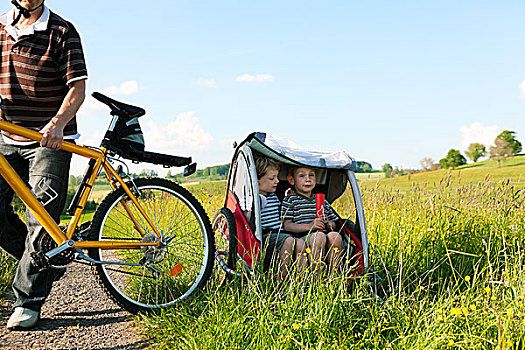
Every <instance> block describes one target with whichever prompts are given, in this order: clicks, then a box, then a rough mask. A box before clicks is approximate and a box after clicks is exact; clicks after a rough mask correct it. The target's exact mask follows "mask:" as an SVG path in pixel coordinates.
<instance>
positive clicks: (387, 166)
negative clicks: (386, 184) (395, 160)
mask: <svg viewBox="0 0 525 350" xmlns="http://www.w3.org/2000/svg"><path fill="white" fill-rule="evenodd" d="M381 169H383V172H384V173H385V177H390V174H392V170H393V168H392V165H390V164H388V163H386V164H383V166H382V167H381Z"/></svg>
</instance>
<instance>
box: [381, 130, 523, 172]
mask: <svg viewBox="0 0 525 350" xmlns="http://www.w3.org/2000/svg"><path fill="white" fill-rule="evenodd" d="M522 149H523V147H522V144H521V142H519V141H518V139H517V138H516V132H515V131H510V130H505V131H503V132H501V133H500V134H499V135H498V136H497V137H496V139H495V140H494V146H489V147H487V146H485V145H483V144H481V143H477V142H474V143H471V144H470V145H469V146H468V149H467V150H466V151H465V155H466V156H467V157H468V158H469V159H470V160H472V161H473V162H474V163H476V162H477V161H478V160H479V159H480V158H481V157H485V156H488V157H489V158H490V159H494V160H495V161H497V162H498V168H499V167H501V163H502V162H503V161H504V160H505V159H507V158H509V157H512V156H514V155H517V154H519V153H520V152H521V151H522ZM465 164H467V159H466V158H465V156H463V155H462V154H461V152H460V151H459V150H457V149H451V150H449V151H448V153H447V155H446V156H445V157H444V158H442V159H440V160H439V162H438V163H435V162H434V160H433V159H432V158H430V157H425V158H423V159H422V160H421V161H420V165H421V170H422V171H433V170H438V169H449V168H456V167H458V166H461V165H465ZM382 170H383V172H384V173H385V177H394V176H399V175H406V174H411V173H415V172H418V171H417V170H403V169H398V168H393V167H392V165H390V164H389V163H386V164H384V165H383V166H382Z"/></svg>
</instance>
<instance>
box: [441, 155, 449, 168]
mask: <svg viewBox="0 0 525 350" xmlns="http://www.w3.org/2000/svg"><path fill="white" fill-rule="evenodd" d="M439 165H441V167H442V168H443V169H448V162H447V160H446V158H441V159H440V160H439Z"/></svg>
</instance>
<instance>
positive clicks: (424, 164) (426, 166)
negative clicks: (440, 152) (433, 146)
mask: <svg viewBox="0 0 525 350" xmlns="http://www.w3.org/2000/svg"><path fill="white" fill-rule="evenodd" d="M419 164H420V165H421V169H423V171H430V170H432V165H434V160H433V159H432V158H430V157H425V158H423V159H421V161H420V162H419Z"/></svg>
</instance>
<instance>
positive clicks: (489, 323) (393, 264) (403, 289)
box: [0, 164, 525, 349]
mask: <svg viewBox="0 0 525 350" xmlns="http://www.w3.org/2000/svg"><path fill="white" fill-rule="evenodd" d="M508 174H510V176H509V175H508ZM521 174H525V166H524V165H521V164H518V165H511V166H508V167H507V166H506V167H503V168H500V169H498V168H495V167H488V166H487V167H484V166H478V167H473V168H469V169H460V170H454V171H448V170H441V171H438V172H431V173H421V174H414V175H411V177H410V179H408V176H404V177H400V178H396V179H381V180H377V179H374V180H369V181H366V180H363V179H361V180H360V182H359V184H360V187H361V192H362V196H363V201H364V206H365V213H366V219H367V228H368V236H369V241H370V245H371V252H370V263H371V272H370V273H368V274H366V275H364V276H362V277H360V278H357V279H354V280H353V281H352V282H351V283H349V280H348V278H347V277H345V276H324V278H322V279H318V280H313V279H311V278H309V277H308V276H304V275H301V276H294V277H292V278H290V279H289V280H286V281H278V280H275V279H274V278H272V276H271V275H265V274H264V273H258V274H256V275H255V277H253V278H252V279H249V280H248V279H237V280H232V281H229V282H227V283H226V284H224V285H221V284H220V283H218V278H217V277H218V272H219V271H218V270H216V272H217V274H216V275H215V276H214V277H215V278H214V279H212V280H211V281H210V282H209V283H208V285H207V287H206V288H205V289H204V290H203V291H202V292H200V293H197V294H196V295H195V296H194V297H193V298H192V299H191V300H187V301H185V302H183V303H181V304H180V305H178V306H177V307H174V308H172V309H169V310H166V311H163V312H161V313H159V314H156V315H149V316H138V317H137V318H136V321H137V323H138V325H139V330H140V331H141V332H142V334H143V336H144V337H145V338H146V343H148V344H151V348H153V349H217V348H228V349H523V348H525V307H524V300H525V277H524V271H523V270H524V266H525V258H524V255H525V252H524V250H523V249H524V247H523V244H524V242H525V239H524V238H525V189H524V188H525V186H524V179H523V178H521ZM416 175H417V176H416ZM225 186H226V183H225V182H212V183H199V184H195V185H192V186H188V189H189V190H190V191H191V192H193V193H194V195H195V196H196V197H198V198H199V200H200V201H201V203H203V205H204V207H205V209H206V211H207V213H208V215H209V216H210V219H211V218H213V216H214V213H215V212H216V211H217V210H218V209H219V208H220V207H221V206H222V205H223V201H224V191H225ZM334 208H335V209H336V211H337V212H338V213H340V214H341V215H344V214H345V213H348V212H349V211H350V212H351V211H352V208H353V204H352V199H351V196H349V195H348V194H344V195H343V196H342V197H341V198H340V199H338V200H337V201H336V202H335V204H334ZM0 262H1V263H2V264H3V265H2V267H1V270H0V271H2V274H0V279H2V278H3V279H4V280H2V281H1V284H0V286H2V287H3V286H7V283H8V282H7V281H6V280H5V279H6V278H7V279H9V278H10V277H9V274H6V271H10V270H12V262H10V261H9V260H8V259H6V258H5V256H4V255H0ZM6 262H7V264H8V265H9V266H6ZM3 288H4V289H5V287H3Z"/></svg>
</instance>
